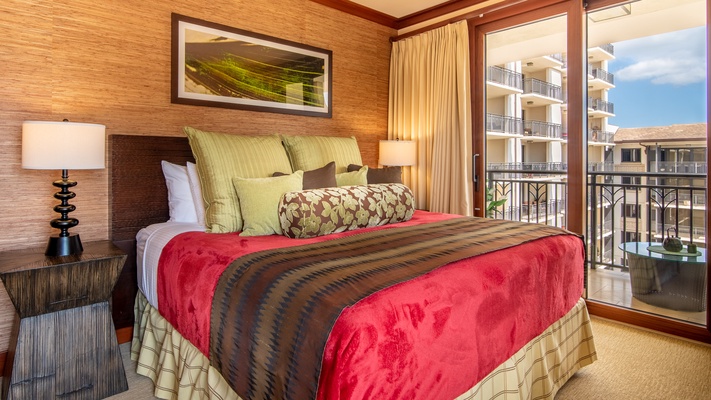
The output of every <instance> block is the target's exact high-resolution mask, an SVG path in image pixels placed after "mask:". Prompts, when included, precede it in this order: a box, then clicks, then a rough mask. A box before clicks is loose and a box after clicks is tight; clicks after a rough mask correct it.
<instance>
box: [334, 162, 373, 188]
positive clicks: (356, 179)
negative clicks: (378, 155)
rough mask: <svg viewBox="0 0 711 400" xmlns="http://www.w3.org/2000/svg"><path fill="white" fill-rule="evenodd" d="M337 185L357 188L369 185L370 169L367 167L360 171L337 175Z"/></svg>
mask: <svg viewBox="0 0 711 400" xmlns="http://www.w3.org/2000/svg"><path fill="white" fill-rule="evenodd" d="M336 184H337V185H338V186H357V185H367V184H368V167H367V166H365V167H363V168H361V169H359V170H358V171H353V172H343V173H340V174H336Z"/></svg>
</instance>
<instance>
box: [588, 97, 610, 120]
mask: <svg viewBox="0 0 711 400" xmlns="http://www.w3.org/2000/svg"><path fill="white" fill-rule="evenodd" d="M614 116H615V105H614V104H613V103H610V102H609V101H605V100H602V99H592V98H589V99H588V117H590V118H602V117H614Z"/></svg>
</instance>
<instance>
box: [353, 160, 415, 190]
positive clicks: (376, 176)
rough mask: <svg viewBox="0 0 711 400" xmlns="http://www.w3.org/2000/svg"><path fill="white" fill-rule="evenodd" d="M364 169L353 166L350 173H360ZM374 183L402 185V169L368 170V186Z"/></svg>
mask: <svg viewBox="0 0 711 400" xmlns="http://www.w3.org/2000/svg"><path fill="white" fill-rule="evenodd" d="M361 168H363V167H362V166H360V165H355V164H351V165H349V166H348V172H352V171H358V170H359V169H361ZM374 183H402V168H401V167H384V168H368V184H370V185H372V184H374Z"/></svg>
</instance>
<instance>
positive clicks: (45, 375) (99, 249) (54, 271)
mask: <svg viewBox="0 0 711 400" xmlns="http://www.w3.org/2000/svg"><path fill="white" fill-rule="evenodd" d="M125 261H126V254H125V253H123V252H122V251H121V250H120V249H118V248H117V247H116V246H114V245H113V244H112V243H111V242H110V241H99V242H90V243H85V244H84V252H83V253H82V254H81V255H77V256H67V257H46V256H45V255H44V249H43V248H42V249H40V248H36V249H26V250H16V251H5V252H1V253H0V278H2V281H3V283H4V284H5V288H6V289H7V292H8V294H9V296H10V299H11V300H12V304H13V305H14V306H15V309H16V310H17V316H18V317H19V322H18V321H15V325H14V329H13V332H12V336H11V338H10V349H9V351H8V357H7V359H6V360H5V375H6V377H5V378H4V379H3V388H2V394H3V398H6V399H55V398H57V399H59V398H61V399H100V398H104V397H108V396H111V395H113V394H116V393H119V392H123V391H125V390H127V389H128V384H127V382H126V375H125V372H124V369H123V362H122V360H121V353H120V350H119V347H118V341H117V340H116V332H115V330H114V323H113V320H112V319H111V309H110V306H109V299H110V298H111V292H112V290H113V287H114V284H115V283H116V280H117V279H118V276H119V274H120V272H121V269H122V268H123V265H124V262H125ZM10 374H11V375H10ZM8 376H9V378H8Z"/></svg>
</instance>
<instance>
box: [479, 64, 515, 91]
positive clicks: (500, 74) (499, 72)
mask: <svg viewBox="0 0 711 400" xmlns="http://www.w3.org/2000/svg"><path fill="white" fill-rule="evenodd" d="M486 80H487V81H489V82H495V83H499V84H501V85H504V86H509V87H512V88H516V89H519V90H522V89H523V75H522V74H521V73H518V72H516V71H512V70H510V69H506V68H503V67H499V66H496V65H492V66H490V67H489V68H487V69H486Z"/></svg>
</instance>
